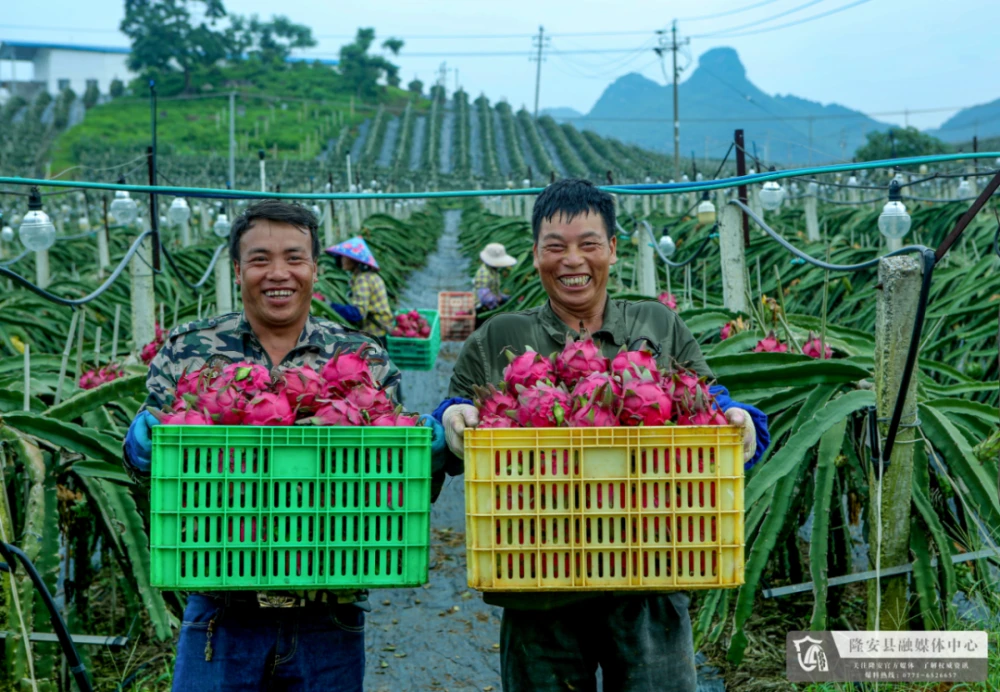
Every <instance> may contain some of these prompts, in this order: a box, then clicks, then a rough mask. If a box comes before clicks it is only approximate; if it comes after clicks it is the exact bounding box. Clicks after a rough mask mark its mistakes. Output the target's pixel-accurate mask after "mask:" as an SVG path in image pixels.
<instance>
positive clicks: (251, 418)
mask: <svg viewBox="0 0 1000 692" xmlns="http://www.w3.org/2000/svg"><path fill="white" fill-rule="evenodd" d="M294 422H295V412H294V411H293V410H292V407H291V406H290V405H289V404H288V399H287V398H285V395H284V394H278V393H275V392H263V393H261V394H258V395H257V396H255V397H254V398H253V399H252V400H251V401H250V403H249V404H248V405H247V408H246V413H245V415H244V417H243V425H291V424H292V423H294Z"/></svg>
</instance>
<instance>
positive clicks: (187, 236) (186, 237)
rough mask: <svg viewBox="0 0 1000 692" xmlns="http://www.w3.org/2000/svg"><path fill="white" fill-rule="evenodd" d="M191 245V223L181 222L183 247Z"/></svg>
mask: <svg viewBox="0 0 1000 692" xmlns="http://www.w3.org/2000/svg"><path fill="white" fill-rule="evenodd" d="M189 245H191V224H190V223H188V222H187V221H184V222H183V223H181V247H188V246H189Z"/></svg>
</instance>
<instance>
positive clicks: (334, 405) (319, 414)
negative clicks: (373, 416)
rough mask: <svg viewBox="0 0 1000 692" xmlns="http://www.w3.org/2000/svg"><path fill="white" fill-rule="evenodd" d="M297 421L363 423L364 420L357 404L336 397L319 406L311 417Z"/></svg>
mask: <svg viewBox="0 0 1000 692" xmlns="http://www.w3.org/2000/svg"><path fill="white" fill-rule="evenodd" d="M297 422H299V423H306V424H312V425H364V422H365V421H364V417H363V416H362V415H361V411H360V410H359V409H358V407H357V406H355V405H354V404H352V403H351V402H349V401H345V400H343V399H337V400H335V401H331V402H329V403H327V404H324V405H322V406H320V407H319V408H318V409H316V414H315V415H313V416H312V417H310V418H303V419H302V420H300V421H297Z"/></svg>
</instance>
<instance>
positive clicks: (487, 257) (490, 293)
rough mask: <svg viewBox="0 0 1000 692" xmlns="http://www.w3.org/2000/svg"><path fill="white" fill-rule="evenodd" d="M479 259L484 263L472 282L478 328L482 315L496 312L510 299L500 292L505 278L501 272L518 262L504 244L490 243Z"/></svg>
mask: <svg viewBox="0 0 1000 692" xmlns="http://www.w3.org/2000/svg"><path fill="white" fill-rule="evenodd" d="M479 259H481V260H482V261H483V263H482V264H481V265H479V269H478V270H477V271H476V278H475V279H473V281H472V285H473V288H474V290H475V292H476V326H477V327H478V326H479V324H480V323H481V320H480V318H479V315H480V313H483V312H487V311H489V310H496V309H497V308H498V307H500V306H501V305H503V304H504V303H506V302H507V300H508V298H510V296H507V295H504V293H503V292H502V291H501V290H500V281H501V279H502V278H503V277H502V276H501V273H500V270H502V269H507V268H509V267H513V266H514V265H515V264H517V260H516V259H514V258H513V257H511V256H510V255H508V254H507V249H506V248H504V246H503V244H502V243H490V244H489V245H487V246H486V247H484V248H483V251H482V252H480V253H479Z"/></svg>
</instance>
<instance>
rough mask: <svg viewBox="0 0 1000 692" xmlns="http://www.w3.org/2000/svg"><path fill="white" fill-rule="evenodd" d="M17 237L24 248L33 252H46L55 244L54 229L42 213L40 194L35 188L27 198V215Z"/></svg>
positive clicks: (49, 220) (47, 216) (46, 215)
mask: <svg viewBox="0 0 1000 692" xmlns="http://www.w3.org/2000/svg"><path fill="white" fill-rule="evenodd" d="M18 237H19V238H20V239H21V244H22V245H24V247H25V248H27V249H28V250H31V251H33V252H39V251H40V250H48V249H49V248H50V247H52V246H53V245H54V244H55V242H56V227H55V226H53V225H52V220H51V219H49V215H48V214H46V213H45V212H44V211H42V194H41V193H40V192H39V191H38V188H37V187H32V188H31V193H30V194H29V196H28V213H27V214H25V215H24V221H22V222H21V228H20V229H19V230H18Z"/></svg>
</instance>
